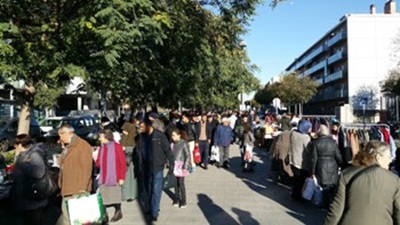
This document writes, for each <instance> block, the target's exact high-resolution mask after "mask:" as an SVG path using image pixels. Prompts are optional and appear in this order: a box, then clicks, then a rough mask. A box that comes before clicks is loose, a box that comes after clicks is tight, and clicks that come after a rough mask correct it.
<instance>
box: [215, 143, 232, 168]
mask: <svg viewBox="0 0 400 225" xmlns="http://www.w3.org/2000/svg"><path fill="white" fill-rule="evenodd" d="M218 148H219V158H220V160H219V162H220V164H222V163H228V161H229V148H230V146H226V147H223V146H219V147H218Z"/></svg>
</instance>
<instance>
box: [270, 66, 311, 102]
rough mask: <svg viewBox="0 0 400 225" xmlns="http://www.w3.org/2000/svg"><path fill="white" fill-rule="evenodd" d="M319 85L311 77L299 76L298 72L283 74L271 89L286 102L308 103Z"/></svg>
mask: <svg viewBox="0 0 400 225" xmlns="http://www.w3.org/2000/svg"><path fill="white" fill-rule="evenodd" d="M317 87H318V85H317V84H316V83H315V82H314V81H313V80H311V78H310V77H299V76H298V75H297V74H296V73H290V74H285V75H283V76H281V80H280V82H276V83H273V84H272V85H271V87H270V91H271V92H272V93H275V94H276V96H277V97H278V98H279V99H280V100H281V101H282V102H283V103H285V104H288V105H294V104H299V103H302V104H304V103H307V102H308V101H310V100H311V98H312V97H313V96H314V95H315V94H316V93H317Z"/></svg>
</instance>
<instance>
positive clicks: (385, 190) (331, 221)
mask: <svg viewBox="0 0 400 225" xmlns="http://www.w3.org/2000/svg"><path fill="white" fill-rule="evenodd" d="M390 162H391V154H390V146H389V145H388V144H386V143H384V142H381V141H371V142H369V143H368V144H367V145H366V147H365V148H364V149H362V150H361V151H359V152H358V153H357V155H356V156H355V158H354V159H353V162H352V166H350V167H348V168H346V169H345V170H343V171H342V173H341V174H340V178H339V182H338V187H337V193H336V195H335V198H334V200H333V202H332V204H331V205H330V208H329V211H328V213H327V215H326V217H325V220H324V223H323V225H339V224H340V225H353V224H363V225H376V224H379V225H392V224H400V180H399V178H398V177H397V176H396V175H395V174H393V173H392V172H390V171H389V170H388V168H389V164H390Z"/></svg>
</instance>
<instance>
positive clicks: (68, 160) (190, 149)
mask: <svg viewBox="0 0 400 225" xmlns="http://www.w3.org/2000/svg"><path fill="white" fill-rule="evenodd" d="M233 118H235V119H233ZM250 120H252V117H251V116H250V115H244V114H243V115H239V114H236V112H233V111H231V112H225V113H222V114H217V113H210V112H208V113H196V112H182V113H179V112H177V111H172V112H170V114H169V116H165V115H159V114H158V113H155V112H151V113H148V114H147V115H145V116H140V114H138V115H137V116H136V117H133V116H131V115H129V116H126V115H124V116H122V117H121V119H119V120H117V121H112V120H110V119H109V118H107V117H103V118H101V121H100V126H101V130H100V131H99V133H98V141H99V144H98V145H99V146H98V147H95V146H91V145H89V143H88V142H87V141H85V140H84V139H82V138H80V137H79V136H78V135H76V134H75V131H74V128H73V127H72V126H71V125H68V124H64V125H62V126H61V127H60V128H59V129H58V135H59V141H58V144H60V145H61V148H62V151H61V154H60V155H59V156H58V157H57V162H56V163H55V164H57V166H59V170H58V171H57V174H52V176H51V177H50V175H49V176H47V173H48V172H47V171H49V167H48V165H47V163H48V162H47V161H46V160H47V158H48V157H47V156H46V150H45V149H44V147H43V145H41V144H37V143H33V142H32V140H31V139H30V137H29V135H27V134H20V135H18V136H17V137H16V138H15V148H16V154H17V159H16V164H15V169H14V176H13V180H14V183H13V188H12V190H11V193H12V196H11V197H12V200H13V201H12V202H13V205H14V207H15V210H17V211H18V212H21V214H20V215H21V216H22V217H23V218H24V221H25V224H33V225H36V224H43V219H44V217H45V208H46V206H48V205H49V204H50V202H49V198H50V197H51V196H61V197H62V200H61V204H60V208H61V211H62V215H61V216H60V219H59V220H58V222H57V224H70V218H69V213H68V206H67V202H68V201H69V200H70V199H73V198H76V197H77V196H79V195H81V194H84V193H95V192H97V191H98V192H99V193H100V194H101V196H102V199H103V204H104V206H105V208H106V209H107V208H113V209H114V215H113V216H112V217H110V218H109V216H108V214H107V212H105V221H106V223H108V222H116V221H119V220H120V219H122V218H123V214H122V209H121V203H122V202H123V201H128V202H130V201H134V200H137V199H138V200H140V201H141V202H142V203H143V205H144V207H145V209H146V210H147V211H146V215H147V216H148V219H149V220H150V221H157V220H158V217H159V213H160V202H161V196H162V191H163V188H164V179H165V169H167V170H168V172H167V174H168V175H173V176H174V177H175V180H176V182H175V197H174V199H173V206H175V207H179V208H186V207H187V198H186V188H185V176H187V175H188V174H189V173H193V172H195V170H196V168H202V169H204V170H208V168H209V165H210V163H214V164H215V166H216V167H217V168H226V169H229V168H230V166H231V165H230V163H229V157H230V147H231V145H232V144H233V143H234V142H237V143H238V144H239V145H240V146H241V149H242V158H243V164H242V165H243V170H244V171H249V172H251V171H253V168H252V166H251V158H252V154H250V155H249V154H246V152H249V151H251V150H252V148H253V147H254V142H255V138H254V135H253V127H254V124H255V123H253V122H254V121H250ZM213 147H214V148H215V149H217V152H214V153H215V154H217V155H218V157H217V158H216V159H214V160H213V161H211V160H210V154H211V149H212V148H213ZM196 148H197V149H198V152H199V155H200V161H196V160H195V158H196V157H197V156H195V155H194V152H196V151H195V149H196ZM177 170H180V171H183V172H182V173H179V174H177ZM45 175H46V176H45ZM47 177H50V178H49V179H47ZM27 179H30V182H26V180H27ZM55 179H56V183H57V186H58V187H59V188H58V191H56V190H51V192H52V193H43V195H42V196H41V197H38V198H29V197H27V196H26V192H27V190H26V189H29V190H28V191H32V190H30V189H31V188H30V187H31V186H32V185H33V184H35V183H38V182H45V183H46V182H47V183H51V180H53V181H54V180H55ZM27 186H28V188H27ZM34 191H36V192H40V193H41V192H49V191H50V190H49V189H47V188H41V189H36V190H34ZM106 211H107V210H106Z"/></svg>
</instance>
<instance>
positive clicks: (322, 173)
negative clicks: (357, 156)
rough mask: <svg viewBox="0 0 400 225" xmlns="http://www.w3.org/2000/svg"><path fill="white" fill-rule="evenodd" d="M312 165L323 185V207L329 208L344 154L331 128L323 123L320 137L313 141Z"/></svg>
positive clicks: (314, 173)
mask: <svg viewBox="0 0 400 225" xmlns="http://www.w3.org/2000/svg"><path fill="white" fill-rule="evenodd" d="M311 165H312V171H311V173H312V175H313V176H315V177H316V178H317V180H318V184H319V185H320V186H321V187H322V193H323V203H322V207H325V208H327V207H329V204H330V202H331V201H332V199H333V191H334V189H335V186H336V183H337V180H338V177H339V176H338V174H339V166H341V165H342V156H341V154H340V151H339V147H338V145H337V143H336V141H335V140H334V139H333V138H332V136H331V135H330V133H329V128H328V127H327V126H325V125H321V127H320V128H319V130H318V138H317V140H315V141H313V143H312V150H311Z"/></svg>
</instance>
